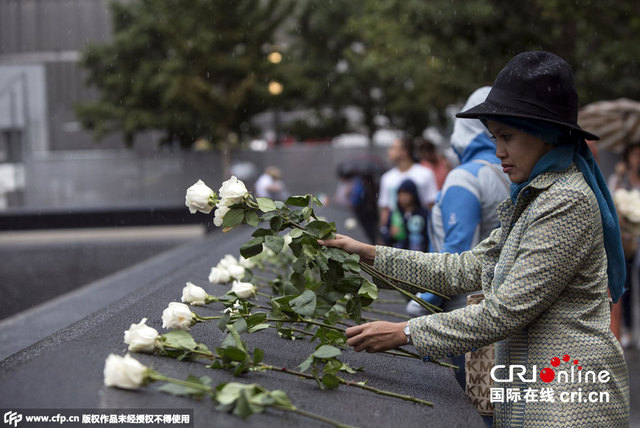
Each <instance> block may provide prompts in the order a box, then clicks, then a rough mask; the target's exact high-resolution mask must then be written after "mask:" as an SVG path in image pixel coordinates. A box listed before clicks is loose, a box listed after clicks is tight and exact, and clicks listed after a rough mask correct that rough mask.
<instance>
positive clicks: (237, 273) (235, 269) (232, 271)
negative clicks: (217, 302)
mask: <svg viewBox="0 0 640 428" xmlns="http://www.w3.org/2000/svg"><path fill="white" fill-rule="evenodd" d="M227 271H228V272H229V275H231V277H232V278H234V279H242V277H244V267H243V266H241V265H240V264H237V265H231V266H228V267H227Z"/></svg>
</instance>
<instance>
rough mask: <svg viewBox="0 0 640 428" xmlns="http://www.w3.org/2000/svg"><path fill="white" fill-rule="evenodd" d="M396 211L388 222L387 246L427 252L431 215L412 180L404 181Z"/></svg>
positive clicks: (399, 191) (385, 238) (401, 185)
mask: <svg viewBox="0 0 640 428" xmlns="http://www.w3.org/2000/svg"><path fill="white" fill-rule="evenodd" d="M396 205H397V206H396V209H394V210H393V211H392V212H391V215H390V216H389V221H388V222H387V229H388V233H387V234H386V235H385V236H383V237H382V238H383V240H384V241H385V245H388V246H390V247H395V248H404V249H405V250H415V251H423V252H424V251H427V249H428V248H429V237H428V234H427V224H428V218H429V213H428V211H427V210H426V209H425V208H424V207H423V206H422V204H421V202H420V195H419V194H418V188H417V187H416V184H415V183H414V182H413V181H412V180H409V179H407V180H404V181H403V182H402V183H400V187H398V195H397V203H396Z"/></svg>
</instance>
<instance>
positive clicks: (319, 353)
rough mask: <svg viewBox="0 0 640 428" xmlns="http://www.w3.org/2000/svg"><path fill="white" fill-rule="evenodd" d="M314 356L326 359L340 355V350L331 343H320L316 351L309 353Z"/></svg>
mask: <svg viewBox="0 0 640 428" xmlns="http://www.w3.org/2000/svg"><path fill="white" fill-rule="evenodd" d="M311 355H313V356H314V357H316V358H322V359H328V358H335V357H338V356H340V355H342V351H340V349H338V348H336V347H335V346H331V345H321V346H320V347H319V348H318V349H316V351H315V352H314V353H313V354H311Z"/></svg>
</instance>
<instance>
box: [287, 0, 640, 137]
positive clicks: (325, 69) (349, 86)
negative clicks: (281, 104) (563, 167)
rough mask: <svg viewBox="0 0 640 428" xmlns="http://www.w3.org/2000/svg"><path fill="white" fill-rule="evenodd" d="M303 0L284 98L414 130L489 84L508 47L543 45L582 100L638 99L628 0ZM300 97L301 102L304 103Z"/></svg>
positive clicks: (639, 7)
mask: <svg viewBox="0 0 640 428" xmlns="http://www.w3.org/2000/svg"><path fill="white" fill-rule="evenodd" d="M354 3H355V2H350V1H348V0H333V1H330V2H325V1H318V0H308V1H306V2H304V7H303V8H301V11H302V12H301V13H300V15H299V18H298V25H297V27H296V32H295V33H294V34H293V38H294V39H295V43H294V45H293V47H294V49H293V50H292V52H291V58H290V59H289V61H290V62H291V63H292V64H293V65H292V68H295V73H291V75H290V76H289V77H288V80H292V81H297V85H296V84H294V86H297V89H298V91H297V92H291V93H289V95H293V96H294V97H296V96H297V98H296V99H295V100H294V102H292V104H293V105H295V104H296V102H297V105H298V106H300V105H306V106H312V107H314V108H315V109H317V110H319V111H322V110H323V109H328V110H329V111H333V112H336V113H335V114H340V109H342V108H344V107H345V106H347V105H353V106H357V107H358V108H359V109H360V110H361V111H362V113H363V116H364V120H363V122H364V124H365V126H366V127H367V129H368V132H369V133H370V134H372V133H373V132H374V131H375V128H376V123H375V121H374V118H375V116H376V115H379V114H381V115H384V116H386V117H387V118H388V119H389V120H390V122H391V124H392V125H393V126H395V127H397V128H400V129H403V130H405V131H408V132H409V133H410V134H418V133H420V132H421V131H422V130H423V129H424V128H425V127H426V126H429V125H434V124H435V125H438V124H442V123H443V121H444V119H445V118H444V111H445V108H446V107H447V106H448V105H451V104H455V103H461V102H463V101H464V100H465V99H466V97H467V96H468V95H469V94H470V93H471V92H473V91H474V90H475V89H477V88H478V87H480V86H483V85H490V84H491V83H492V82H493V80H494V79H495V77H496V75H497V73H498V72H499V71H500V70H501V69H502V67H504V65H505V64H506V63H507V62H508V61H509V59H511V58H512V57H513V56H514V55H515V54H517V53H519V52H522V51H526V50H540V49H542V50H548V51H552V52H555V53H557V54H559V55H560V56H562V57H563V58H565V59H566V60H567V61H568V62H569V63H570V64H571V65H572V66H573V69H574V74H575V77H576V85H577V88H578V91H579V95H580V100H581V102H582V104H583V105H584V104H586V103H588V102H591V101H594V100H598V99H608V98H616V97H621V96H628V97H635V98H640V82H638V81H637V79H635V77H634V76H637V75H638V73H639V72H640V63H639V60H638V58H640V44H638V43H637V40H635V38H633V37H630V35H633V34H638V32H639V30H640V28H639V27H640V20H639V19H638V16H640V3H638V2H636V1H632V0H622V1H616V2H613V1H605V2H590V1H583V0H577V1H576V2H563V1H560V0H534V1H529V2H513V1H511V0H465V1H459V0H430V1H428V2H426V1H423V0H384V1H382V0H363V1H361V2H357V4H354ZM305 101H306V104H305Z"/></svg>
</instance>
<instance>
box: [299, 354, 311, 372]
mask: <svg viewBox="0 0 640 428" xmlns="http://www.w3.org/2000/svg"><path fill="white" fill-rule="evenodd" d="M312 363H313V354H311V355H309V356H308V357H307V359H306V360H304V361H303V362H302V363H300V365H299V366H298V368H299V369H300V371H303V372H306V371H307V370H309V367H311V364H312Z"/></svg>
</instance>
